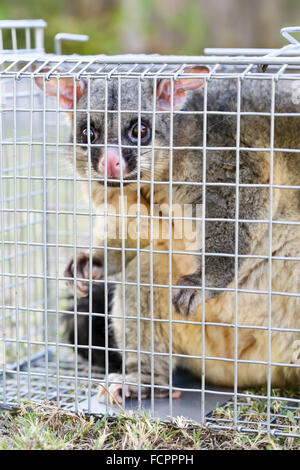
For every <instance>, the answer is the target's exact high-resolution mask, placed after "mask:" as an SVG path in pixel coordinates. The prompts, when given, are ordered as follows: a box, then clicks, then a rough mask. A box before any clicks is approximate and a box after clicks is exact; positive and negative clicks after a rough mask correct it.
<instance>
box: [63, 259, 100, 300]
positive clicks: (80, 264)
mask: <svg viewBox="0 0 300 470" xmlns="http://www.w3.org/2000/svg"><path fill="white" fill-rule="evenodd" d="M74 265H75V263H74V259H73V258H72V259H71V260H70V261H69V262H68V264H67V266H66V269H65V271H64V276H65V277H67V278H69V279H68V281H67V285H68V287H69V289H70V290H71V292H73V291H74V273H75V266H74ZM102 277H103V264H102V261H101V259H100V258H98V257H97V256H94V255H93V266H92V279H93V280H98V279H101V278H102ZM76 278H77V279H78V280H77V281H76V294H77V297H86V296H87V295H88V293H89V282H88V280H89V279H90V257H89V255H88V254H87V253H79V254H78V256H77V258H76ZM84 279H86V281H85V280H84Z"/></svg>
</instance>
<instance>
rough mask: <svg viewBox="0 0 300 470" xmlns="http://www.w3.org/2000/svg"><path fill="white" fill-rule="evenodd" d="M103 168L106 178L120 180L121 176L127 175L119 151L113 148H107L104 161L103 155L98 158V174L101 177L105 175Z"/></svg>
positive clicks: (125, 166)
mask: <svg viewBox="0 0 300 470" xmlns="http://www.w3.org/2000/svg"><path fill="white" fill-rule="evenodd" d="M105 160H106V164H105ZM105 166H106V176H107V178H112V179H120V177H121V176H123V177H125V176H126V175H127V174H128V170H127V164H126V162H125V160H124V158H123V157H122V155H121V154H120V152H119V150H118V149H116V148H114V147H108V148H107V153H106V159H105V155H103V156H102V157H101V158H100V162H99V172H100V174H101V175H103V176H104V175H105Z"/></svg>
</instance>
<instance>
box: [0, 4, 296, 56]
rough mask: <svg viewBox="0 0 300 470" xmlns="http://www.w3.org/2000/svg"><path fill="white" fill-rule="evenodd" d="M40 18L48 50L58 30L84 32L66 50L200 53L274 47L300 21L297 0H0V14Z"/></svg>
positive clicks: (50, 49) (280, 43) (4, 16)
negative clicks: (286, 28) (86, 37)
mask: <svg viewBox="0 0 300 470" xmlns="http://www.w3.org/2000/svg"><path fill="white" fill-rule="evenodd" d="M28 18H43V19H45V20H46V21H47V23H48V28H47V30H46V38H45V43H46V49H47V51H48V52H52V51H53V39H54V35H55V34H56V33H58V32H68V33H82V34H88V35H89V36H90V41H89V42H88V43H78V44H75V45H74V43H70V42H69V43H67V42H65V43H64V45H63V52H64V53H73V52H78V53H82V54H100V53H105V54H117V53H125V52H126V53H128V52H133V53H139V52H146V53H152V52H154V53H155V52H157V53H161V54H200V53H201V52H202V50H203V47H205V46H208V47H278V46H280V45H282V44H284V40H282V39H281V37H280V34H279V30H280V28H281V27H283V26H291V25H293V26H295V25H296V24H297V23H299V24H300V1H299V0H0V19H28Z"/></svg>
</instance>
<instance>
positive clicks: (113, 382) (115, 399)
mask: <svg viewBox="0 0 300 470" xmlns="http://www.w3.org/2000/svg"><path fill="white" fill-rule="evenodd" d="M108 382H109V385H108V390H106V388H105V387H104V386H102V385H101V388H100V390H99V393H98V397H97V398H98V401H100V399H101V397H102V396H103V395H105V394H106V393H108V396H109V402H110V404H111V405H113V403H122V397H123V393H125V399H126V398H137V397H138V393H139V388H140V391H141V399H142V400H144V399H145V398H148V397H149V396H150V395H151V388H150V387H143V386H141V387H138V386H137V385H129V384H124V385H122V383H121V382H122V375H121V374H109V380H108ZM126 382H134V383H138V382H137V376H136V375H134V376H133V375H127V376H126ZM154 396H155V397H156V398H167V397H168V396H169V390H168V389H162V388H158V387H156V388H155V390H154ZM180 396H181V391H180V390H173V391H172V397H173V398H179V397H180Z"/></svg>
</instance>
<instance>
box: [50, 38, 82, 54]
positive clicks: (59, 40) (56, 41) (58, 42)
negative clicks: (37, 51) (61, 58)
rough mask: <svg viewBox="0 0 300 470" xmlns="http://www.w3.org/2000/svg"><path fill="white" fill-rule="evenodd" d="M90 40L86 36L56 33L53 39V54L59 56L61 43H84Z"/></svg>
mask: <svg viewBox="0 0 300 470" xmlns="http://www.w3.org/2000/svg"><path fill="white" fill-rule="evenodd" d="M89 39H90V38H89V36H88V35H87V34H69V33H58V34H56V35H55V37H54V50H55V54H58V55H61V51H62V48H61V43H62V41H76V42H86V41H88V40H89Z"/></svg>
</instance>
